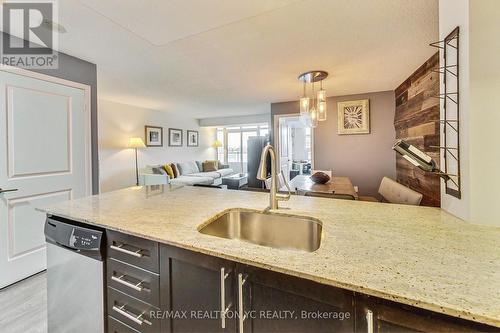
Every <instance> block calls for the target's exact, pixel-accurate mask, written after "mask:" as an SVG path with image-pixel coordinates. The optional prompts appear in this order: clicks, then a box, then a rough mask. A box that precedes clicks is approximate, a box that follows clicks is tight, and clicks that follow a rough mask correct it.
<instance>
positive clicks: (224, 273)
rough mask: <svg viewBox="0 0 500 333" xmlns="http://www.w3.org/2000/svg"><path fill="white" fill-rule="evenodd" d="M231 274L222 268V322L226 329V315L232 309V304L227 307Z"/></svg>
mask: <svg viewBox="0 0 500 333" xmlns="http://www.w3.org/2000/svg"><path fill="white" fill-rule="evenodd" d="M228 276H229V273H226V269H225V268H224V267H222V268H221V269H220V320H221V327H222V328H226V313H227V312H228V311H229V309H230V308H231V305H232V304H231V303H229V305H228V306H227V307H226V279H227V277H228Z"/></svg>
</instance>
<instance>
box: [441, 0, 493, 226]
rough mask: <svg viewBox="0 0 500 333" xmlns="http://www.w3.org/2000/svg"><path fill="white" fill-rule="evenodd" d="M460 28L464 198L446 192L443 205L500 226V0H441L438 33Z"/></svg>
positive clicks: (466, 216) (460, 214) (476, 220)
mask: <svg viewBox="0 0 500 333" xmlns="http://www.w3.org/2000/svg"><path fill="white" fill-rule="evenodd" d="M456 26H459V27H460V169H461V175H462V179H461V184H462V198H461V199H455V198H453V197H451V196H449V195H446V194H444V193H443V192H444V191H442V207H443V209H445V210H447V211H448V212H450V213H452V214H454V215H456V216H458V217H460V218H463V219H464V220H467V221H470V222H472V223H478V224H491V225H499V226H500V210H499V209H498V204H499V203H500V200H499V199H498V198H499V194H498V189H499V188H500V176H499V174H498V170H500V149H499V148H498V142H497V141H498V139H497V136H498V135H497V133H498V128H499V124H500V94H499V91H500V63H499V62H498V54H500V39H499V38H498V36H497V35H498V31H500V1H498V0H440V1H439V34H440V37H441V38H443V37H444V36H446V35H447V34H448V33H449V32H450V31H451V30H453V29H454V28H455V27H456Z"/></svg>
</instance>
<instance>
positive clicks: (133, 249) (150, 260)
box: [106, 230, 158, 273]
mask: <svg viewBox="0 0 500 333" xmlns="http://www.w3.org/2000/svg"><path fill="white" fill-rule="evenodd" d="M106 236H107V251H108V254H107V256H108V258H114V259H118V260H120V261H123V262H126V263H127V264H132V265H134V266H138V267H141V268H144V269H147V270H149V271H152V272H155V273H158V243H157V242H153V241H150V240H147V239H143V238H139V237H134V236H130V235H125V234H122V233H120V232H116V231H111V230H107V231H106Z"/></svg>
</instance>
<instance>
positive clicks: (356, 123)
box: [337, 99, 370, 134]
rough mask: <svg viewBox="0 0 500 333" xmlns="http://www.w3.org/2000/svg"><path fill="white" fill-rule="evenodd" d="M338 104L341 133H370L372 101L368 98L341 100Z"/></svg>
mask: <svg viewBox="0 0 500 333" xmlns="http://www.w3.org/2000/svg"><path fill="white" fill-rule="evenodd" d="M337 106H338V133H339V134H367V133H370V103H369V100H368V99H362V100H359V101H348V102H339V103H338V104H337Z"/></svg>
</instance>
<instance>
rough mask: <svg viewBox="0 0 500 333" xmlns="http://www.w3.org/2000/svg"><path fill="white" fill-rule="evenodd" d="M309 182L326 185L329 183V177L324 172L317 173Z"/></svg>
mask: <svg viewBox="0 0 500 333" xmlns="http://www.w3.org/2000/svg"><path fill="white" fill-rule="evenodd" d="M311 180H312V181H313V182H315V183H316V184H326V183H328V182H329V181H330V176H328V175H327V174H326V173H324V172H321V171H318V172H316V173H315V174H314V175H312V176H311Z"/></svg>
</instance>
